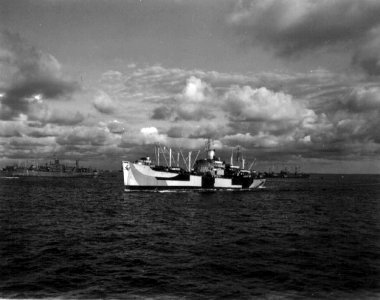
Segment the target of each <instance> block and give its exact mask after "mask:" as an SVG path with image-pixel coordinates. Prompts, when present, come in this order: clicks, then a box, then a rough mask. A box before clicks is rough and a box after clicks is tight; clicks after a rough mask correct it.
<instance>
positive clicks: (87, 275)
mask: <svg viewBox="0 0 380 300" xmlns="http://www.w3.org/2000/svg"><path fill="white" fill-rule="evenodd" d="M111 175H112V174H109V175H108V176H105V177H99V178H96V179H40V178H34V179H0V297H1V298H59V299H94V298H96V299H104V298H106V299H146V298H149V299H311V298H312V299H380V176H374V175H360V176H359V175H345V176H338V175H313V176H312V177H311V178H310V179H286V180H277V181H274V180H272V181H269V182H268V183H267V188H266V189H262V190H258V191H252V192H208V193H207V192H204V193H200V192H186V193H184V192H182V193H138V192H136V193H123V186H122V178H121V173H117V174H114V176H111Z"/></svg>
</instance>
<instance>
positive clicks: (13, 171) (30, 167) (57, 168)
mask: <svg viewBox="0 0 380 300" xmlns="http://www.w3.org/2000/svg"><path fill="white" fill-rule="evenodd" d="M2 172H3V174H5V175H6V176H9V177H60V178H62V177H65V178H72V177H96V176H97V175H98V171H97V170H95V169H92V168H86V167H80V166H79V161H78V160H76V161H75V165H74V166H72V165H71V166H70V165H67V164H62V163H60V161H59V159H57V158H54V161H53V162H51V161H50V162H45V163H37V162H34V163H31V164H27V163H24V165H20V164H18V165H14V166H7V167H5V168H4V169H3V170H2Z"/></svg>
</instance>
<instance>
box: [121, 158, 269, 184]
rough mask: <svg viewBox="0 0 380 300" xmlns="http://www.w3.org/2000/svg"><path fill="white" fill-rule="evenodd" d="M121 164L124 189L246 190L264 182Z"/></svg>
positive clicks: (248, 178) (125, 162)
mask: <svg viewBox="0 0 380 300" xmlns="http://www.w3.org/2000/svg"><path fill="white" fill-rule="evenodd" d="M122 166H123V175H124V186H125V190H126V191H133V190H171V189H185V190H186V189H195V190H202V189H216V190H219V189H220V190H223V189H224V190H243V189H246V190H248V189H255V188H260V187H262V186H263V185H264V183H265V180H264V179H254V178H252V177H232V178H219V177H212V176H209V175H197V174H192V173H190V172H170V171H157V170H154V169H153V168H152V167H151V166H149V165H145V164H139V163H132V162H129V161H123V162H122Z"/></svg>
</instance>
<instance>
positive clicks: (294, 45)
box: [0, 0, 380, 174]
mask: <svg viewBox="0 0 380 300" xmlns="http://www.w3.org/2000/svg"><path fill="white" fill-rule="evenodd" d="M379 15H380V1H377V0H360V1H359V0H319V1H314V0H252V1H235V0H193V1H185V0H182V1H181V0H110V1H106V0H39V1H32V0H30V1H27V0H14V1H8V0H0V167H4V166H6V165H10V164H13V163H18V162H20V161H25V160H46V159H52V158H53V157H54V156H56V157H59V158H61V159H65V160H76V159H78V160H79V161H80V164H82V165H87V166H93V167H96V168H100V169H120V166H121V161H122V160H131V161H133V160H136V159H138V158H140V157H142V156H149V155H150V156H153V153H154V145H157V144H160V145H165V146H166V147H172V148H173V149H174V150H175V149H177V150H178V149H182V150H183V151H185V152H186V151H193V152H194V151H196V150H198V149H201V150H203V149H204V147H205V142H206V141H207V139H212V141H213V147H214V148H215V149H216V151H217V155H219V156H222V158H224V159H225V160H229V157H230V155H231V151H232V150H234V149H235V150H236V147H238V146H239V148H240V150H241V151H242V153H243V155H244V157H245V158H246V161H247V162H252V163H253V162H254V168H256V169H257V170H259V171H268V170H269V169H272V170H273V169H277V170H280V169H281V168H284V167H287V168H288V169H293V168H295V167H296V166H297V167H298V168H301V169H302V171H305V172H315V173H377V174H379V173H380V130H379V128H380V82H379V79H380V18H379V17H378V16H379Z"/></svg>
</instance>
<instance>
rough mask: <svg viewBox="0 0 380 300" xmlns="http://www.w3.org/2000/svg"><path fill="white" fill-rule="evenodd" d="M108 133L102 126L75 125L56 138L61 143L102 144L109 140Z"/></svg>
mask: <svg viewBox="0 0 380 300" xmlns="http://www.w3.org/2000/svg"><path fill="white" fill-rule="evenodd" d="M108 138H109V136H108V134H107V132H106V131H105V130H104V129H102V128H98V127H95V128H90V127H83V126H81V127H75V128H73V129H72V130H71V131H69V132H65V133H64V134H62V135H60V136H59V137H57V138H56V142H57V143H58V144H59V145H65V146H67V145H90V146H102V145H105V144H106V142H107V141H108Z"/></svg>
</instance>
